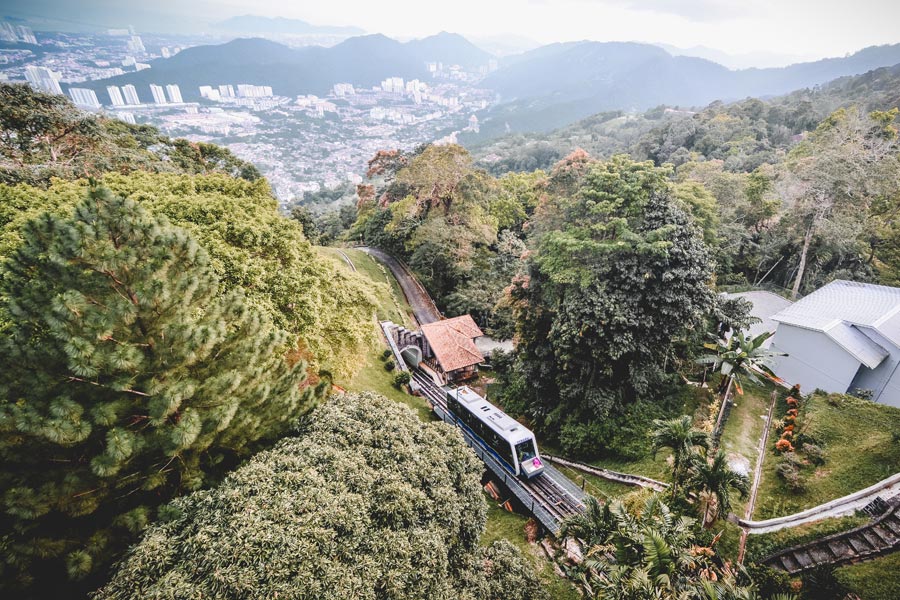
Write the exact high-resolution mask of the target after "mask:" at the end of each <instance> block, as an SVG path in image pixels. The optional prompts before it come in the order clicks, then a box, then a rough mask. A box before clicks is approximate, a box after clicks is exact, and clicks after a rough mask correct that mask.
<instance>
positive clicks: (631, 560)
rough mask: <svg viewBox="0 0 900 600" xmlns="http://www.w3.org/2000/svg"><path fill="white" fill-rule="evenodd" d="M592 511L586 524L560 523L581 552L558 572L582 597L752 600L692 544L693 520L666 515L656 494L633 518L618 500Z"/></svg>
mask: <svg viewBox="0 0 900 600" xmlns="http://www.w3.org/2000/svg"><path fill="white" fill-rule="evenodd" d="M593 508H594V509H595V510H594V511H593V515H592V518H591V519H586V520H585V519H582V520H581V521H578V522H577V523H576V518H573V519H572V520H570V521H568V522H566V523H564V524H563V531H564V532H567V533H568V534H569V535H573V536H574V537H575V539H576V540H577V541H579V542H580V543H581V546H582V548H583V549H584V560H583V561H582V562H581V563H580V564H578V565H574V566H572V565H564V568H566V570H567V571H568V574H569V576H570V578H571V579H572V580H573V581H575V582H576V584H577V585H578V586H579V587H580V588H581V591H582V592H583V594H584V597H585V598H603V599H604V600H684V599H687V598H691V599H695V598H696V599H701V598H708V599H709V600H756V596H755V595H754V594H753V590H752V588H747V587H744V586H742V585H741V584H740V583H738V581H737V577H736V573H735V572H734V571H733V570H731V569H730V568H729V567H728V566H723V564H722V562H721V560H720V559H719V558H718V557H716V556H715V551H714V550H713V549H712V548H706V547H702V546H701V545H699V544H698V540H697V539H696V536H695V533H696V530H695V528H694V523H695V520H694V519H691V518H689V517H684V516H679V515H678V514H676V513H674V512H672V511H671V510H670V509H669V507H668V506H666V505H665V504H664V503H663V502H662V501H661V500H660V498H659V496H658V495H654V496H651V497H650V498H648V499H647V500H646V502H645V503H644V505H643V507H642V508H641V509H640V510H639V511H637V512H636V513H634V514H632V513H630V512H628V510H627V509H626V508H625V507H624V505H623V504H622V503H621V502H619V501H615V502H613V503H612V504H611V505H608V506H607V507H604V508H603V509H600V508H599V505H598V506H594V507H593ZM589 510H590V508H589ZM576 530H577V531H579V534H578V535H575V531H576ZM582 535H584V536H586V537H582ZM587 539H592V540H594V541H593V542H591V543H588V542H587V541H586V540H587ZM713 582H714V583H713Z"/></svg>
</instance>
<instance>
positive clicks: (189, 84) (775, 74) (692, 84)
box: [78, 17, 900, 138]
mask: <svg viewBox="0 0 900 600" xmlns="http://www.w3.org/2000/svg"><path fill="white" fill-rule="evenodd" d="M249 18H250V19H256V17H249ZM265 22H266V23H270V24H271V23H279V25H278V26H281V25H283V23H281V21H279V20H275V19H267V20H265ZM297 23H300V22H297ZM292 26H293V25H292ZM490 58H492V55H491V54H489V53H488V52H485V51H484V50H482V49H480V48H478V47H477V46H475V45H474V44H472V43H471V42H469V41H468V40H467V39H466V38H464V37H462V36H460V35H457V34H452V33H447V32H442V33H439V34H437V35H434V36H431V37H427V38H423V39H420V40H412V41H409V42H399V41H397V40H393V39H391V38H388V37H385V36H384V35H380V34H376V35H366V36H358V37H351V38H349V39H347V40H345V41H343V42H341V43H339V44H337V45H335V46H332V47H328V48H326V47H321V46H307V47H303V48H297V49H292V48H289V47H287V46H284V45H282V44H279V43H276V42H272V41H269V40H264V39H258V38H253V39H238V40H233V41H231V42H228V43H226V44H222V45H216V46H196V47H193V48H189V49H187V50H184V51H182V52H180V53H179V54H177V55H176V56H174V57H172V58H169V59H158V60H155V61H153V62H152V63H151V67H152V68H151V69H145V70H142V71H139V72H136V73H129V74H125V75H121V76H118V77H114V78H111V79H106V80H99V81H91V82H86V83H81V84H78V85H79V86H81V87H89V88H92V89H94V90H96V91H98V92H99V93H100V97H101V98H102V99H104V100H105V98H106V86H107V85H111V84H114V85H124V84H128V83H131V84H134V85H136V86H138V91H139V93H140V94H143V95H146V94H147V91H146V90H147V85H148V84H150V83H156V84H169V83H177V84H179V85H180V86H181V89H182V95H183V97H184V98H185V100H196V99H197V98H198V97H199V91H198V87H199V86H201V85H218V84H222V83H250V84H256V85H270V86H272V88H273V91H274V92H275V93H276V94H278V95H283V96H294V95H298V94H310V93H311V94H318V95H324V94H326V93H327V92H328V91H329V90H330V89H331V87H332V85H333V84H335V83H339V82H349V83H352V84H354V85H357V86H364V87H368V86H373V85H378V83H379V82H380V81H381V80H382V79H384V78H386V77H390V76H399V77H403V78H406V79H412V78H420V79H427V78H428V77H429V73H428V70H427V69H426V66H425V63H426V62H429V61H440V62H443V63H445V64H459V65H462V66H464V67H467V68H470V69H474V68H477V67H479V66H482V65H484V64H486V63H487V62H488V60H489V59H490ZM898 63H900V44H896V45H886V46H872V47H869V48H865V49H863V50H860V51H859V52H856V53H855V54H852V55H850V56H846V57H841V58H828V59H823V60H818V61H813V62H805V63H797V64H793V65H790V66H787V67H781V68H765V69H756V68H753V69H742V70H731V69H728V68H727V67H724V66H722V65H720V64H718V63H715V62H713V61H710V60H706V59H703V58H697V57H691V56H673V55H672V54H670V53H669V52H667V51H666V50H664V49H662V48H660V47H659V46H656V45H652V44H642V43H634V42H592V41H585V42H569V43H559V44H550V45H547V46H542V47H540V48H536V49H534V50H531V51H528V52H524V53H521V54H518V55H514V56H508V57H504V58H503V59H502V61H501V67H500V69H499V70H497V71H496V72H494V73H492V74H491V75H489V76H488V77H487V78H485V79H484V80H483V81H482V82H481V83H480V84H479V85H480V86H481V87H486V88H488V89H491V90H493V91H495V92H496V93H497V96H498V98H499V99H500V103H499V104H497V105H495V106H493V107H491V108H489V109H487V110H486V111H483V112H482V113H481V114H479V118H480V120H481V128H482V133H481V137H482V138H485V137H491V136H493V135H498V134H502V133H504V132H506V131H548V130H550V129H553V128H556V127H560V126H563V125H566V124H568V123H571V122H573V121H576V120H578V119H580V118H584V117H586V116H588V115H591V114H594V113H597V112H601V111H605V110H629V111H631V110H633V111H640V110H646V109H648V108H652V107H654V106H658V105H662V104H665V105H669V106H683V107H699V106H705V105H707V104H709V103H710V102H712V101H714V100H723V101H729V100H736V99H740V98H744V97H748V96H752V97H766V96H772V95H778V94H784V93H787V92H790V91H793V90H797V89H802V88H808V87H814V86H817V85H821V84H823V83H826V82H828V81H831V80H834V79H837V78H839V77H843V76H848V75H856V74H860V73H865V72H867V71H870V70H872V69H876V68H879V67H886V66H892V65H895V64H898Z"/></svg>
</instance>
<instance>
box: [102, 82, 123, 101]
mask: <svg viewBox="0 0 900 600" xmlns="http://www.w3.org/2000/svg"><path fill="white" fill-rule="evenodd" d="M106 93H107V94H109V101H110V102H111V103H112V105H113V106H125V100H124V99H123V98H122V91H121V90H120V89H119V86H117V85H108V86H106Z"/></svg>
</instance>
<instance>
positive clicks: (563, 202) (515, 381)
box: [349, 68, 900, 454]
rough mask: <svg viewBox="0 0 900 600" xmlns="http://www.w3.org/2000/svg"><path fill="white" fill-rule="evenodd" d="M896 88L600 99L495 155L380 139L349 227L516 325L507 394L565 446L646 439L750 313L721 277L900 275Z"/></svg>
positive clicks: (490, 318)
mask: <svg viewBox="0 0 900 600" xmlns="http://www.w3.org/2000/svg"><path fill="white" fill-rule="evenodd" d="M898 87H900V76H898V71H897V69H896V68H892V69H881V70H878V71H875V72H872V73H868V74H866V75H864V76H860V77H858V78H849V79H846V80H839V81H837V82H834V83H832V84H829V85H828V86H823V88H821V89H816V90H807V91H802V92H797V93H795V94H791V95H788V96H785V97H780V98H775V99H773V100H770V101H762V100H757V99H748V100H745V101H742V102H738V103H734V104H723V103H714V104H713V105H711V106H710V107H708V108H707V109H705V110H703V111H700V112H697V113H691V112H686V111H677V110H668V109H664V108H660V109H658V110H655V111H650V112H648V113H645V114H644V115H627V114H622V113H603V114H599V115H597V116H595V117H593V118H591V119H589V120H587V121H585V122H583V123H581V124H576V125H573V126H570V127H568V128H566V129H564V130H561V131H560V132H558V133H557V134H551V135H550V136H546V137H544V138H537V139H536V141H534V142H533V143H530V142H527V141H526V140H524V139H523V138H521V137H512V138H509V139H508V140H506V141H504V140H501V141H499V142H498V143H497V144H495V145H493V146H488V147H485V148H481V149H479V150H478V152H479V153H480V155H481V156H482V157H484V156H486V154H485V153H487V152H490V153H491V154H490V155H489V156H487V158H482V160H481V161H475V160H473V159H472V158H471V157H470V156H469V154H468V153H467V152H466V151H465V150H463V149H462V148H460V147H458V146H452V145H451V146H442V147H425V148H419V149H417V150H415V151H413V152H409V153H401V152H382V153H380V154H379V155H378V156H376V157H375V158H373V160H372V162H371V163H370V166H371V169H370V173H369V175H370V182H369V183H367V184H364V185H362V186H360V188H359V203H358V206H357V214H358V217H357V222H356V223H355V224H354V226H353V228H351V230H350V234H349V235H350V236H351V237H354V238H358V237H362V238H363V239H364V240H365V241H366V242H367V243H370V244H373V245H377V246H380V247H383V248H385V249H388V250H390V251H392V252H394V253H395V254H397V255H398V256H400V257H402V258H404V259H405V260H406V261H407V262H408V264H409V265H410V266H411V267H412V269H413V270H414V271H415V272H416V273H417V274H418V275H419V276H420V278H421V279H422V281H423V282H424V283H425V285H426V286H427V287H428V288H429V290H430V291H431V292H432V294H433V295H434V297H435V299H436V301H437V302H438V305H439V306H440V307H441V308H442V309H444V310H445V311H446V312H447V313H448V314H450V315H453V314H460V313H464V312H468V313H471V314H472V315H474V316H475V318H476V319H477V320H478V321H479V322H480V323H481V324H482V326H484V327H486V330H487V331H488V332H489V333H490V334H492V335H494V336H497V337H503V338H513V339H514V340H515V341H516V343H517V351H516V355H515V359H514V360H512V361H511V362H509V363H508V364H507V366H508V367H509V368H508V372H507V377H508V378H506V379H505V380H504V384H505V387H504V389H505V390H506V392H505V394H504V398H505V400H506V401H507V402H509V408H511V409H512V410H514V411H518V412H519V413H520V414H524V415H528V417H529V418H530V419H532V420H533V423H534V424H535V425H536V426H537V427H538V428H539V430H541V431H542V432H543V433H545V434H546V435H549V436H550V437H551V439H553V438H558V439H559V441H560V443H561V444H562V445H563V448H564V449H565V450H567V451H570V452H573V453H583V454H595V453H597V452H612V453H614V454H615V453H625V454H629V453H632V452H638V453H640V452H641V451H642V450H641V446H642V442H640V441H635V439H634V438H635V436H634V434H636V433H637V432H638V431H639V430H641V428H642V427H644V426H645V425H646V420H647V419H650V418H652V417H651V415H653V414H654V413H656V412H657V411H662V412H665V410H666V409H665V408H664V407H665V406H666V405H667V402H668V400H666V398H670V397H671V394H673V393H676V394H677V389H678V384H677V382H675V381H673V380H671V379H667V377H669V376H671V375H674V373H675V372H676V370H677V369H678V368H679V366H683V365H687V364H689V363H690V362H691V361H692V353H693V351H692V350H691V348H692V344H693V345H694V346H696V345H697V344H699V343H700V341H701V339H702V338H703V336H704V335H706V334H707V333H709V332H712V331H714V330H715V328H716V324H717V323H722V322H724V323H728V324H732V325H735V324H736V325H740V324H746V323H747V320H746V310H747V307H746V306H740V305H739V304H737V303H726V302H723V301H721V300H716V299H714V298H713V297H712V295H713V292H714V291H721V290H723V289H730V287H732V286H736V287H748V286H756V287H760V286H762V287H768V288H771V289H775V290H776V291H777V292H779V293H783V294H787V295H789V296H793V297H796V296H798V295H801V294H807V293H809V292H811V291H813V290H815V289H817V288H819V287H821V286H822V285H824V284H825V283H827V282H829V281H831V280H833V279H836V278H844V279H852V280H857V281H871V282H876V283H882V284H888V285H890V284H895V283H896V282H897V281H898V278H900V262H898V253H897V248H898V241H900V220H898V216H900V146H898V135H897V124H896V123H897V117H898V110H897V109H896V108H895V107H894V108H892V107H891V103H892V102H895V100H896V93H895V91H896V89H897V88H898ZM834 107H838V108H837V109H836V110H833V111H832V112H825V111H826V110H830V109H832V108H834ZM882 107H883V108H884V109H883V110H882V109H881V108H882ZM581 141H585V142H586V144H584V145H585V146H587V147H588V148H591V149H594V150H596V151H597V152H598V154H599V156H598V157H593V156H592V155H591V154H590V153H589V152H587V151H585V150H583V149H581V148H578V147H577V145H580V142H581ZM507 144H509V145H507ZM504 149H506V154H505V155H504V154H503V152H504ZM621 150H628V151H629V152H630V153H631V154H632V156H634V157H637V158H638V159H641V160H644V161H647V162H640V161H638V162H635V160H636V159H635V158H626V156H625V155H616V154H614V153H615V152H619V151H621ZM523 153H524V154H523ZM562 156H565V158H560V157H562ZM488 159H489V160H488ZM483 167H487V170H485V169H484V168H483ZM535 167H541V168H543V170H541V169H537V170H535V169H534V168H535ZM501 173H502V174H501ZM504 364H506V363H504ZM636 406H640V407H641V409H640V410H638V409H636V408H635V407H636ZM610 415H613V416H614V417H615V418H613V419H607V417H608V416H610ZM637 415H641V418H639V419H637V420H635V419H636V416H637ZM604 419H605V420H604ZM601 422H603V423H605V424H606V425H608V429H603V428H601V427H600V426H599V424H600V423H601Z"/></svg>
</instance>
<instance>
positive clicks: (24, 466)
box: [0, 188, 327, 587]
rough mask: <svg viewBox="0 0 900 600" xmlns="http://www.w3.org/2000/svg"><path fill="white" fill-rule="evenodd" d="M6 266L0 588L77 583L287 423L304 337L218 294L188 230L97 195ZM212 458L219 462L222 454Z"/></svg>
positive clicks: (26, 232) (46, 221) (31, 234)
mask: <svg viewBox="0 0 900 600" xmlns="http://www.w3.org/2000/svg"><path fill="white" fill-rule="evenodd" d="M21 234H22V238H23V242H22V244H21V246H19V247H18V248H17V249H16V250H15V251H14V252H13V253H12V254H11V255H10V256H8V257H7V259H6V262H5V263H4V265H3V268H2V273H0V275H2V277H0V298H2V302H3V305H4V306H3V308H4V313H5V314H7V315H8V316H9V318H10V321H9V322H8V323H7V324H6V328H5V331H4V336H3V340H2V344H0V362H2V364H3V365H4V369H3V371H2V373H0V453H2V458H3V460H2V468H0V482H2V485H0V488H2V489H3V496H2V503H3V513H2V519H0V522H2V523H3V531H4V536H5V537H4V541H5V544H4V545H5V548H4V563H5V564H4V571H5V572H6V573H7V575H5V576H4V583H5V584H7V585H28V584H30V583H32V578H33V577H34V576H35V575H36V574H37V573H41V577H40V578H37V579H35V580H34V582H35V583H36V584H37V585H38V587H40V586H42V585H44V586H50V587H53V586H54V585H62V584H63V582H64V581H65V579H66V576H65V575H64V574H63V573H60V572H59V571H60V567H61V563H62V564H64V565H65V568H66V570H67V571H68V576H69V577H70V578H72V579H80V578H83V577H85V576H88V575H89V574H91V572H92V571H93V570H94V569H96V568H100V567H102V566H104V564H105V563H106V562H107V561H108V560H109V558H110V555H111V553H113V552H115V551H116V550H118V549H120V548H121V545H122V543H123V542H124V541H127V540H128V539H129V536H130V535H133V534H135V533H137V532H139V531H140V530H141V529H142V528H143V526H144V525H146V523H147V521H148V520H149V519H150V518H151V517H152V514H153V508H154V507H155V505H157V504H158V503H159V502H160V501H161V500H164V499H166V498H169V497H172V496H173V495H174V494H176V493H178V492H180V491H184V490H191V489H196V488H198V487H200V486H202V485H203V484H204V483H205V482H207V481H209V479H210V477H211V476H215V473H216V472H217V470H218V469H220V468H221V466H225V465H227V464H231V463H233V462H234V461H235V459H236V458H237V457H239V456H241V455H243V454H246V453H247V452H248V451H249V450H250V449H252V448H253V444H254V443H255V442H257V441H259V440H262V439H264V438H270V439H271V438H273V437H276V436H277V435H278V434H279V432H281V431H285V430H286V429H287V426H288V424H289V422H290V420H292V419H294V418H296V417H297V416H298V415H299V414H300V413H301V412H302V411H303V410H304V409H305V408H307V407H308V406H309V405H310V404H311V402H312V401H313V399H314V395H315V392H319V393H322V392H324V391H325V390H326V389H327V382H324V381H323V383H322V384H321V385H320V386H319V387H318V388H316V389H315V390H314V389H313V388H311V387H306V388H305V389H302V387H303V385H304V383H305V380H306V379H307V373H306V364H305V363H304V362H302V361H298V360H289V358H288V353H289V352H290V351H291V350H292V349H293V348H295V344H296V338H295V336H293V335H291V334H288V333H286V332H284V331H282V330H280V329H278V328H277V327H276V326H275V325H274V324H273V323H272V321H271V319H269V318H268V317H267V316H266V315H265V314H264V313H262V312H261V311H259V310H258V309H256V308H254V307H253V306H252V305H251V304H250V303H248V302H247V301H246V299H245V297H244V294H243V293H242V292H241V291H240V290H237V289H235V290H231V291H223V290H222V288H221V286H220V283H219V278H218V277H217V276H216V274H215V272H214V270H213V269H212V267H211V264H210V262H211V261H210V256H209V255H208V253H207V252H205V251H204V250H203V249H202V248H201V247H200V245H199V244H198V243H197V241H196V239H194V237H193V236H192V235H190V233H188V232H187V231H185V230H184V229H181V228H178V227H174V226H172V225H171V224H170V223H169V221H168V220H167V219H166V218H165V217H162V216H155V215H153V214H151V213H149V212H148V211H147V210H145V209H144V208H143V207H141V206H140V205H139V204H138V203H136V202H134V201H133V200H128V199H124V198H121V197H118V196H115V195H113V194H112V193H111V192H109V191H108V190H106V189H102V188H95V189H92V190H91V191H90V192H89V194H88V197H87V199H85V200H84V201H82V202H81V203H79V204H78V205H77V206H75V208H74V211H73V214H72V216H70V217H60V216H54V215H51V214H42V215H40V216H38V217H36V218H34V219H33V220H31V221H29V222H27V223H26V224H25V225H24V227H23V229H22V232H21ZM217 465H218V466H217Z"/></svg>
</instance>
